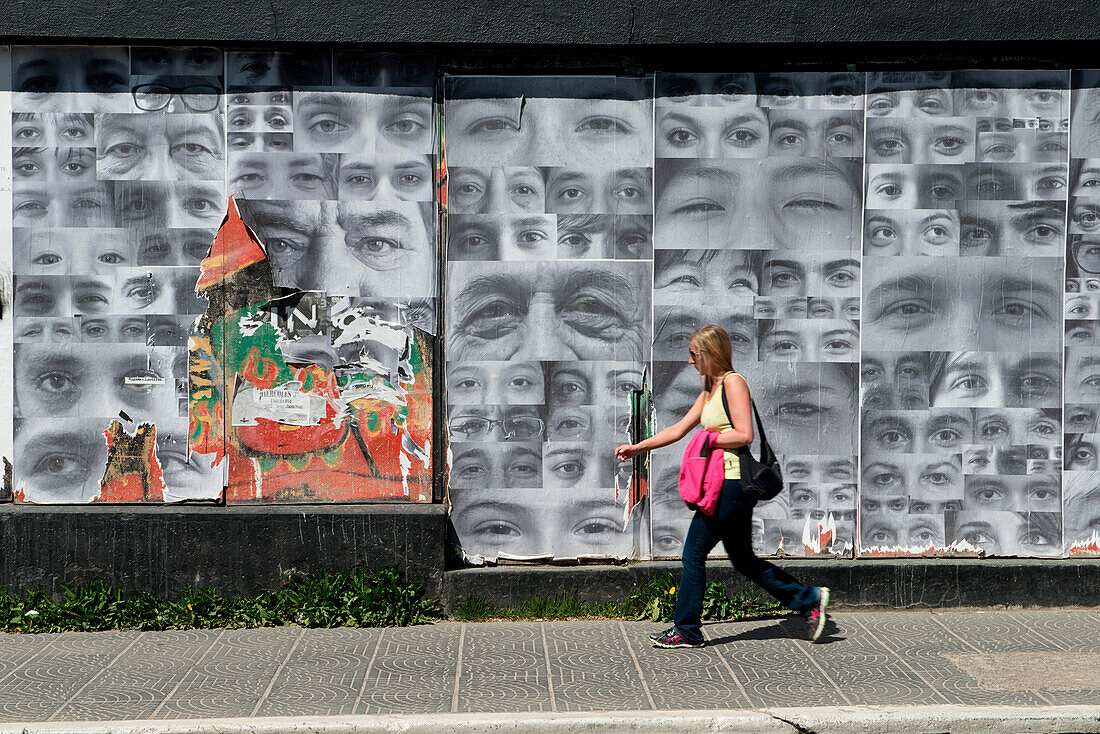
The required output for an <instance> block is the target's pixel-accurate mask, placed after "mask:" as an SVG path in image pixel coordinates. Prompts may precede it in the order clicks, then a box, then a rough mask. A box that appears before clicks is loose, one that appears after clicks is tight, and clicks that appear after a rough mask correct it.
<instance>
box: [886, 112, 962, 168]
mask: <svg viewBox="0 0 1100 734" xmlns="http://www.w3.org/2000/svg"><path fill="white" fill-rule="evenodd" d="M976 135H977V133H976V132H975V121H974V118H968V117H938V116H937V117H932V116H921V117H908V118H906V117H897V118H877V117H876V118H872V119H868V120H867V162H868V163H968V162H971V161H974V160H976V157H975V155H976V153H975V149H976V146H977V138H976Z"/></svg>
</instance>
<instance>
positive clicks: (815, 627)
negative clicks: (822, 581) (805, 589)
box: [802, 586, 829, 642]
mask: <svg viewBox="0 0 1100 734" xmlns="http://www.w3.org/2000/svg"><path fill="white" fill-rule="evenodd" d="M827 606H829V587H828V586H822V587H821V598H820V599H818V601H817V604H815V605H814V606H813V608H812V609H810V610H809V611H807V612H804V613H803V615H802V616H803V617H804V618H805V620H806V624H808V625H810V642H817V641H818V640H820V639H821V633H822V632H824V631H825V620H826V619H827V615H826V614H825V607H827Z"/></svg>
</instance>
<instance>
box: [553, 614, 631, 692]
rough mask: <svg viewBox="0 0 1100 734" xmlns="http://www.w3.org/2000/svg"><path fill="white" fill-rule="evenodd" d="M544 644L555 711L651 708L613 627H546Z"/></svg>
mask: <svg viewBox="0 0 1100 734" xmlns="http://www.w3.org/2000/svg"><path fill="white" fill-rule="evenodd" d="M546 640H547V654H548V656H549V658H550V675H551V679H552V681H553V685H554V692H555V698H556V700H557V705H558V711H622V710H645V709H649V708H651V705H650V703H649V699H648V697H647V689H646V686H645V684H644V683H643V681H642V678H641V676H640V675H639V673H638V664H636V663H635V662H634V658H633V656H631V654H630V650H629V649H628V648H627V645H626V641H625V640H624V639H623V637H622V633H621V631H620V629H619V625H618V623H617V622H594V623H593V622H587V623H586V622H551V623H547V624H546Z"/></svg>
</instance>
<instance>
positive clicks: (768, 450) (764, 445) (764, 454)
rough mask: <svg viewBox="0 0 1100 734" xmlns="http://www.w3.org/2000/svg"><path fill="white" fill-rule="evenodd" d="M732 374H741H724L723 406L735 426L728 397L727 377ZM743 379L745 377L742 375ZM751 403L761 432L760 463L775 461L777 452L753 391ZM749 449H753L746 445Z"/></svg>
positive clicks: (731, 423)
mask: <svg viewBox="0 0 1100 734" xmlns="http://www.w3.org/2000/svg"><path fill="white" fill-rule="evenodd" d="M731 374H733V375H736V374H739V373H737V372H727V373H726V374H725V375H723V376H722V407H723V408H725V409H726V419H727V420H728V421H729V422H730V426H731V427H732V426H733V415H731V414H730V404H729V400H728V399H727V398H726V378H727V377H729V376H730V375H731ZM741 379H742V380H744V379H745V378H744V377H743V376H742V377H741ZM749 404H750V405H752V414H753V416H755V418H756V430H757V431H758V432H759V434H760V463H761V464H771V463H772V462H773V461H775V452H774V451H772V447H771V444H769V443H768V434H767V433H765V432H764V423H763V421H761V420H760V411H759V410H757V409H756V401H755V400H753V399H752V392H751V391H750V392H749ZM745 448H746V449H747V450H750V451H751V449H750V448H749V447H748V446H746V447H745Z"/></svg>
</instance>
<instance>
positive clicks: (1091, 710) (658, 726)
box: [0, 705, 1100, 734]
mask: <svg viewBox="0 0 1100 734" xmlns="http://www.w3.org/2000/svg"><path fill="white" fill-rule="evenodd" d="M593 732H616V733H618V732H629V734H666V733H667V732H675V733H676V734H715V733H716V732H722V734H932V733H935V734H1098V733H1100V705H1097V706H1042V707H1012V706H955V705H945V706H814V707H800V708H771V709H751V710H718V711H625V712H609V713H591V714H588V713H585V714H552V713H533V714H531V713H524V714H514V713H505V714H433V715H416V716H319V717H308V718H294V717H278V718H257V719H169V720H163V721H104V722H55V723H41V724H39V723H31V724H0V734H39V733H41V734H108V733H110V734H123V733H125V734H395V733H400V734H592V733H593Z"/></svg>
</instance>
